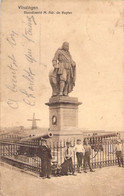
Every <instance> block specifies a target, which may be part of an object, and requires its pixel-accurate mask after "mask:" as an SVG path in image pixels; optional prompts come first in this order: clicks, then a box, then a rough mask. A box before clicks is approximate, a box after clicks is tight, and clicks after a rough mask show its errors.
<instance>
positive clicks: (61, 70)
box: [49, 42, 76, 96]
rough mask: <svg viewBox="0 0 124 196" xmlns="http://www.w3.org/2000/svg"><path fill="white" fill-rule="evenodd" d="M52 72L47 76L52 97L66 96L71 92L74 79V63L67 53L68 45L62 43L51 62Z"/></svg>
mask: <svg viewBox="0 0 124 196" xmlns="http://www.w3.org/2000/svg"><path fill="white" fill-rule="evenodd" d="M52 63H53V67H54V70H52V71H51V72H50V74H49V80H50V84H51V86H52V90H53V93H52V96H57V95H59V96H67V95H68V93H70V92H71V91H72V90H73V87H74V86H75V79H76V63H75V62H74V61H73V60H72V57H71V55H70V52H69V43H67V42H64V43H63V45H62V48H59V49H58V50H57V51H56V53H55V56H54V58H53V60H52Z"/></svg>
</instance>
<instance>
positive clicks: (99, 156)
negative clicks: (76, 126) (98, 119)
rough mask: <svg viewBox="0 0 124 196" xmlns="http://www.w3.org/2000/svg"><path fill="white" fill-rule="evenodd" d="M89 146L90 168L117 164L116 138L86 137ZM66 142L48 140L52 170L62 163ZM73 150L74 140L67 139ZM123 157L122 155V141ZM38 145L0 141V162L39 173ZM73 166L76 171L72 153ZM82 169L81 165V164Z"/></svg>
mask: <svg viewBox="0 0 124 196" xmlns="http://www.w3.org/2000/svg"><path fill="white" fill-rule="evenodd" d="M87 139H88V140H89V144H90V145H91V148H92V153H91V157H90V161H91V166H92V168H101V167H105V166H113V165H116V164H117V158H116V153H115V144H116V141H117V137H116V136H112V137H88V138H87ZM66 141H67V140H62V141H58V142H57V141H56V142H53V141H52V140H51V139H49V140H48V142H47V144H48V146H49V147H50V148H51V153H52V168H53V169H55V168H59V167H60V166H61V164H62V163H63V162H64V152H65V148H66ZM68 141H70V146H71V148H72V150H73V148H74V146H75V144H76V139H73V140H71V139H68ZM122 143H123V155H124V140H123V141H122ZM39 145H40V140H35V141H23V142H21V141H20V138H19V137H15V136H14V137H12V136H11V137H8V138H1V139H0V157H1V160H3V161H6V162H7V163H9V164H12V165H14V166H16V167H20V168H22V169H27V170H30V171H33V172H36V173H39V172H40V171H41V159H40V158H39V157H38V155H37V151H38V148H39ZM72 160H73V165H74V168H75V170H76V169H77V159H76V154H75V152H74V151H73V157H72ZM82 169H83V164H82Z"/></svg>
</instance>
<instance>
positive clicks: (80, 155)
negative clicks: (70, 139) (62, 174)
mask: <svg viewBox="0 0 124 196" xmlns="http://www.w3.org/2000/svg"><path fill="white" fill-rule="evenodd" d="M74 151H75V152H76V157H77V168H78V173H81V166H82V159H83V156H84V154H85V149H84V147H83V145H82V144H81V140H80V139H77V144H76V145H75V146H74Z"/></svg>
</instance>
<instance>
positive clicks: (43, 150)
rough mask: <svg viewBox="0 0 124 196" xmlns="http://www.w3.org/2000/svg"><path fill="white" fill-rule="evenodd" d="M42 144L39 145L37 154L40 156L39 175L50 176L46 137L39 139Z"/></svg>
mask: <svg viewBox="0 0 124 196" xmlns="http://www.w3.org/2000/svg"><path fill="white" fill-rule="evenodd" d="M41 142H42V145H41V146H40V147H39V152H38V156H39V157H40V158H41V172H40V176H41V177H43V178H46V177H47V178H50V174H51V159H52V156H51V150H50V148H49V147H48V146H47V142H46V139H42V140H41Z"/></svg>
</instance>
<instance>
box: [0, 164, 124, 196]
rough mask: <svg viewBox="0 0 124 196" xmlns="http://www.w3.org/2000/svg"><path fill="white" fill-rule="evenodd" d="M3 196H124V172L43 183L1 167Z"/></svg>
mask: <svg viewBox="0 0 124 196" xmlns="http://www.w3.org/2000/svg"><path fill="white" fill-rule="evenodd" d="M0 172H1V175H0V180H1V191H0V196H66V195H67V196H124V168H119V167H117V166H115V167H108V168H102V169H96V171H95V173H90V172H89V173H87V174H85V173H82V174H78V175H77V176H64V177H57V178H56V177H53V178H51V179H50V180H49V179H45V180H43V179H41V178H39V177H36V176H32V175H29V174H26V173H24V172H21V171H20V170H19V169H15V168H14V167H12V166H7V165H4V166H3V165H1V166H0Z"/></svg>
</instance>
